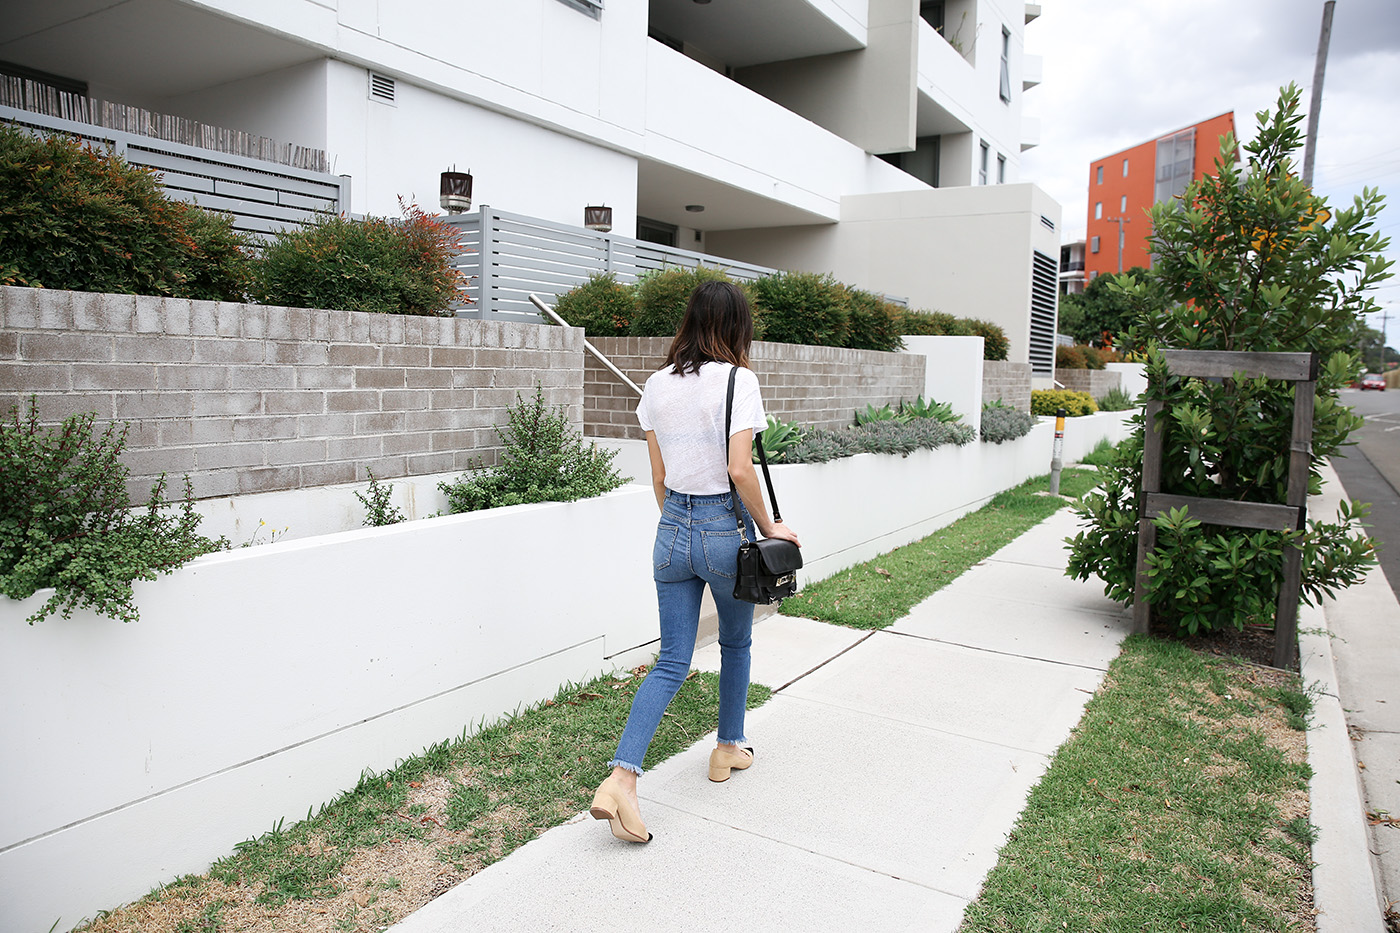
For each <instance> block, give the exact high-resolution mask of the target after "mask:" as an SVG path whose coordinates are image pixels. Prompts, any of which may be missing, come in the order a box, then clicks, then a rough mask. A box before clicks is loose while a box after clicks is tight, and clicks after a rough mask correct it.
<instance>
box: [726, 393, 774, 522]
mask: <svg viewBox="0 0 1400 933" xmlns="http://www.w3.org/2000/svg"><path fill="white" fill-rule="evenodd" d="M738 375H739V367H737V366H731V367H730V368H729V391H728V393H727V394H726V396H725V400H724V462H725V471H724V472H725V475H726V476H728V474H729V467H728V464H729V427H730V424H731V422H732V420H733V415H734V380H735V378H736V377H737V376H738ZM753 439H754V444H755V445H756V446H757V447H758V462H759V463H760V464H762V466H763V482H764V483H765V484H766V485H767V486H768V501H769V502H770V503H772V505H773V521H775V522H781V521H782V520H783V516H782V513H780V512H779V511H778V495H777V493H775V492H774V491H773V477H772V476H771V475H770V474H769V472H768V455H767V454H766V453H765V452H764V450H763V432H762V431H759V432H758V433H757V434H755V435H754V438H753ZM729 494H730V496H732V497H733V500H734V521H735V524H737V525H738V526H739V536H740V538H741V539H743V540H744V541H747V540H748V534H747V533H746V532H745V530H744V519H743V516H742V515H741V514H740V511H739V501H740V500H739V490H737V489H735V488H734V478H733V477H732V476H731V477H729Z"/></svg>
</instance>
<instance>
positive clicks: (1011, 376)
mask: <svg viewBox="0 0 1400 933" xmlns="http://www.w3.org/2000/svg"><path fill="white" fill-rule="evenodd" d="M997 399H1001V400H1002V401H1003V402H1005V403H1006V404H1008V405H1010V406H1011V407H1012V408H1015V409H1018V410H1020V411H1024V412H1027V413H1029V412H1030V410H1031V364H1030V363H1008V362H1006V361H1005V360H986V361H984V362H983V363H982V401H983V402H984V403H985V402H995V401H996V400H997Z"/></svg>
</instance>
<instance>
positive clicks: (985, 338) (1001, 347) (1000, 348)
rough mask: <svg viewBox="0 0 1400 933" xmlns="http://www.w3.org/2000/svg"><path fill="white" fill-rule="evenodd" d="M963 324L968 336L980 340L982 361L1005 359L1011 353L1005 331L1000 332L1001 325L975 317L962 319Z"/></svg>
mask: <svg viewBox="0 0 1400 933" xmlns="http://www.w3.org/2000/svg"><path fill="white" fill-rule="evenodd" d="M963 322H964V326H965V327H966V328H967V331H968V333H969V334H971V335H972V336H973V337H981V338H982V359H984V360H1004V359H1006V356H1007V354H1008V353H1010V352H1011V341H1010V340H1008V339H1007V337H1006V331H1004V330H1002V328H1001V325H999V324H993V323H992V322H991V321H982V320H978V319H977V318H975V317H972V318H963Z"/></svg>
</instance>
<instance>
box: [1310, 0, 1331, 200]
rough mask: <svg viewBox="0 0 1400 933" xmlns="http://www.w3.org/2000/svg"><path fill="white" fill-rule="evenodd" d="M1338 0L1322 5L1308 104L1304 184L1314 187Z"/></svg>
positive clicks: (1329, 0)
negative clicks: (1325, 76)
mask: <svg viewBox="0 0 1400 933" xmlns="http://www.w3.org/2000/svg"><path fill="white" fill-rule="evenodd" d="M1336 5H1337V0H1327V2H1326V3H1324V4H1323V5H1322V33H1321V34H1320V35H1319V36H1318V37H1317V65H1316V66H1314V68H1313V83H1312V103H1311V104H1310V105H1309V106H1308V139H1307V142H1306V143H1304V145H1303V184H1305V185H1307V186H1308V187H1309V188H1311V187H1312V180H1313V157H1314V156H1316V155H1317V115H1318V114H1319V113H1320V112H1321V111H1322V77H1323V74H1324V73H1325V72H1326V71H1327V46H1328V45H1329V44H1331V42H1332V9H1333V8H1334V7H1336Z"/></svg>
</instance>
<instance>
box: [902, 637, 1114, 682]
mask: <svg viewBox="0 0 1400 933" xmlns="http://www.w3.org/2000/svg"><path fill="white" fill-rule="evenodd" d="M877 631H881V632H887V633H889V634H890V635H899V636H900V637H902V638H917V639H918V640H919V641H931V642H934V643H935V644H939V645H952V646H953V647H955V648H966V649H967V650H969V651H985V652H986V653H987V654H999V655H1002V656H1003V657H1008V658H1020V659H1021V660H1023V661H1040V662H1042V663H1044V664H1059V665H1061V666H1063V667H1077V668H1080V669H1081V670H1086V671H1097V672H1098V673H1100V674H1104V673H1107V672H1108V668H1107V667H1097V666H1095V665H1093V664H1080V663H1078V662H1076V661H1060V660H1056V659H1055V658H1041V657H1036V656H1035V655H1031V654H1017V653H1016V652H1014V651H998V650H997V649H996V648H985V647H982V646H981V645H965V644H963V643H962V642H959V641H950V640H948V639H946V638H934V637H933V636H931V635H917V634H915V633H914V632H897V631H893V630H891V629H888V628H883V629H877Z"/></svg>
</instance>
